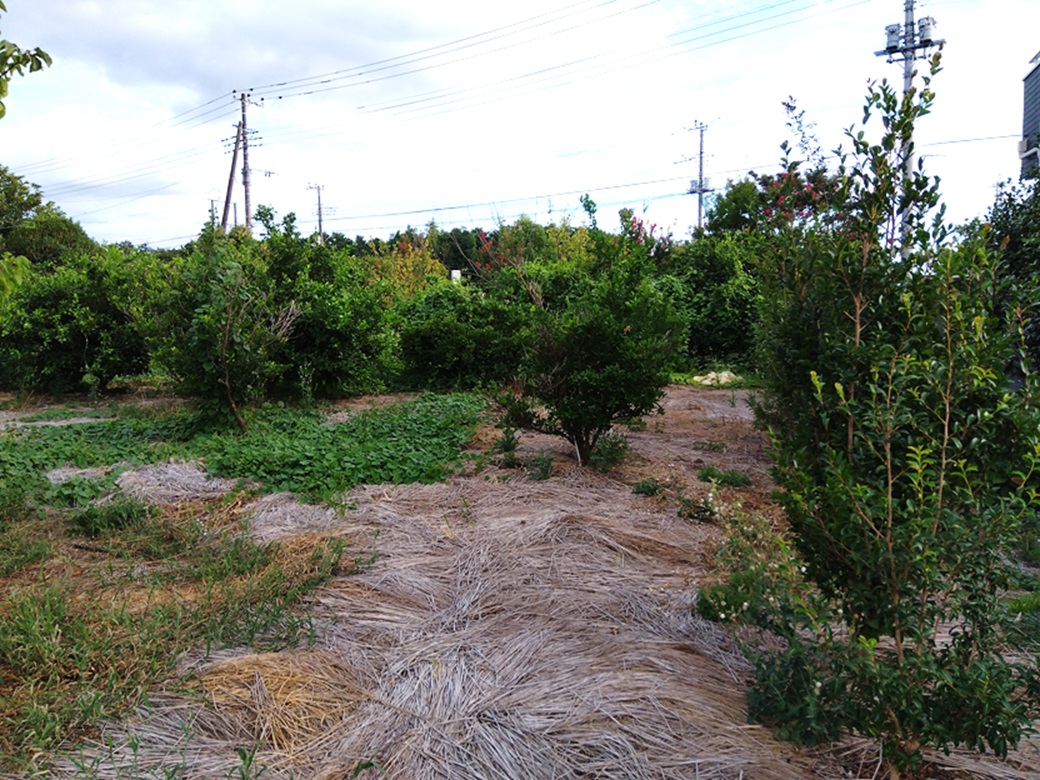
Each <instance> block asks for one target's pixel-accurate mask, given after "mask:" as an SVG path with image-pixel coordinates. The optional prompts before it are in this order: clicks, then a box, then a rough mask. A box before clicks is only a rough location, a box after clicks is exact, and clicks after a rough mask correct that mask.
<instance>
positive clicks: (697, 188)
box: [687, 122, 711, 230]
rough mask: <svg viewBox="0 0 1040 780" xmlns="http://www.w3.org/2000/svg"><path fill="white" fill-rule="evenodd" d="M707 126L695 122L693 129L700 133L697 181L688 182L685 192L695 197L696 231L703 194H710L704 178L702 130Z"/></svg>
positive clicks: (700, 218) (701, 220)
mask: <svg viewBox="0 0 1040 780" xmlns="http://www.w3.org/2000/svg"><path fill="white" fill-rule="evenodd" d="M705 128H707V125H706V124H704V122H697V124H695V125H694V126H693V129H695V130H699V131H700V136H701V145H700V153H699V154H698V160H699V162H698V167H697V179H696V180H695V181H691V182H690V189H689V190H687V192H688V193H689V194H690V195H696V196H697V229H698V230H700V229H701V224H702V223H703V221H704V193H705V192H711V187H710V186H709V183H708V181H707V179H705V178H704V130H705Z"/></svg>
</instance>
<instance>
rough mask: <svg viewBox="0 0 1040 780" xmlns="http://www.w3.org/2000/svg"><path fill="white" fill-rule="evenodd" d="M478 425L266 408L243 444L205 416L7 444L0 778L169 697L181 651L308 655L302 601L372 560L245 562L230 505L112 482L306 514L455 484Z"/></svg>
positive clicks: (431, 402) (328, 541)
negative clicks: (292, 497) (257, 488)
mask: <svg viewBox="0 0 1040 780" xmlns="http://www.w3.org/2000/svg"><path fill="white" fill-rule="evenodd" d="M483 408H484V403H483V401H481V400H480V399H479V398H477V397H476V396H472V395H445V396H436V395H428V396H422V397H420V398H418V399H415V400H413V401H409V402H405V403H402V404H395V405H391V406H386V407H381V408H378V409H372V410H367V411H363V412H359V413H358V414H356V415H353V416H352V417H350V418H349V419H348V420H347V421H346V422H345V423H342V424H337V425H330V424H328V423H327V422H326V420H325V418H324V416H323V415H322V414H320V413H319V412H318V411H316V410H300V409H291V408H286V407H282V406H269V407H264V408H261V409H254V410H250V411H249V412H248V414H249V415H250V433H249V434H248V435H242V434H240V433H238V432H237V431H236V430H233V429H231V428H229V427H228V426H227V425H221V424H220V423H219V422H214V418H213V417H212V416H211V415H210V416H207V415H206V414H205V413H204V412H195V411H192V410H189V409H183V408H176V409H170V408H168V407H167V406H163V405H154V406H149V407H148V409H147V410H145V411H140V410H138V409H136V408H135V407H134V406H131V405H127V406H121V407H119V409H118V410H117V413H118V417H117V418H116V419H113V420H104V421H100V420H99V421H96V422H88V423H82V424H76V425H67V426H36V427H18V428H11V429H7V430H5V431H3V432H2V434H0V774H4V773H7V772H13V773H25V774H31V773H34V772H37V771H40V770H42V769H45V766H44V764H45V762H46V755H47V753H48V751H52V750H55V749H58V748H59V747H62V748H65V747H68V746H70V745H73V744H74V743H75V742H76V740H77V739H79V738H88V737H92V736H96V735H97V727H98V724H99V723H100V722H101V721H103V720H106V719H110V718H117V717H119V716H120V715H122V714H124V713H125V712H127V711H129V710H130V709H131V708H133V707H134V706H135V705H136V704H138V703H139V702H140V701H141V699H142V697H143V695H144V691H146V690H147V689H148V688H149V687H151V686H154V685H157V684H159V683H169V682H170V681H171V676H172V675H173V673H174V663H175V660H176V658H177V657H178V655H179V654H181V653H182V652H184V651H187V650H195V649H199V648H201V649H203V650H204V651H205V652H211V651H215V650H218V649H220V648H224V647H241V646H247V647H251V648H254V649H255V650H257V651H265V652H270V651H277V650H280V649H283V648H286V647H296V646H302V645H306V644H307V643H308V641H309V640H310V639H311V638H312V637H313V624H312V622H311V619H310V618H309V617H308V616H307V614H306V612H305V611H304V610H303V609H302V608H301V606H300V600H301V599H302V598H303V597H304V596H305V595H306V594H307V593H309V592H310V591H312V590H313V589H314V588H316V587H319V586H320V585H321V584H322V583H324V582H326V581H327V580H328V579H329V578H330V577H331V576H333V574H335V573H336V572H338V571H340V570H341V569H344V570H348V571H349V570H353V569H354V568H356V567H359V566H367V565H370V564H371V562H372V560H373V558H372V557H371V556H369V557H365V556H360V555H359V556H357V557H356V558H354V559H350V558H347V559H344V558H343V551H344V542H343V540H341V539H338V538H329V537H326V536H320V535H316V536H307V537H303V538H294V539H293V540H291V541H287V542H283V543H280V544H271V545H257V544H255V543H254V542H253V541H252V540H251V539H250V538H249V536H248V535H247V534H246V533H245V532H244V528H243V527H242V525H241V522H240V520H239V518H238V515H237V508H238V506H239V504H240V503H241V502H242V501H244V498H236V497H231V499H229V500H224V501H215V502H208V503H207V502H191V503H185V504H181V505H178V506H176V507H167V506H163V507H155V506H149V505H147V504H144V503H141V502H140V501H137V500H134V499H131V498H128V497H125V496H120V495H119V494H118V490H117V487H116V478H117V476H118V474H119V470H120V469H121V468H123V467H129V466H133V465H138V464H152V463H158V462H163V461H166V460H169V459H171V458H175V459H181V460H186V459H195V458H199V459H204V460H205V462H206V464H207V466H208V468H209V469H210V470H211V471H212V472H213V473H215V474H219V475H222V476H229V477H239V478H243V479H248V480H251V481H256V482H259V483H260V484H261V485H262V489H263V490H266V491H271V492H274V491H280V490H291V491H293V492H296V493H298V494H300V495H302V496H306V497H308V498H312V499H313V498H318V499H321V498H334V497H335V496H336V495H338V494H340V493H341V492H342V491H343V490H346V489H347V488H349V487H352V486H354V485H357V484H360V483H364V482H370V483H378V482H396V483H404V482H433V481H436V480H439V479H443V478H444V477H445V476H446V475H448V474H450V473H452V472H453V471H454V470H456V469H459V468H461V467H462V465H463V463H462V454H461V453H462V447H463V446H464V445H465V444H466V443H467V442H468V441H469V440H470V438H471V437H472V434H473V432H474V431H475V429H476V426H477V424H478V422H479V421H480V416H481V414H482V412H483ZM70 411H71V410H70ZM77 416H79V415H77ZM114 464H121V465H120V466H119V467H116V468H114V467H113V466H114ZM58 467H73V468H80V469H87V468H106V469H109V470H108V471H107V473H105V474H104V476H101V477H97V478H84V477H75V478H72V479H69V480H67V481H65V482H64V483H62V484H60V485H53V484H51V482H50V481H49V480H48V479H47V478H46V476H45V475H46V474H47V472H48V471H50V470H52V469H55V468H58ZM34 567H35V570H34Z"/></svg>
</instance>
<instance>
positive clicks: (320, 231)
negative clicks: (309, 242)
mask: <svg viewBox="0 0 1040 780" xmlns="http://www.w3.org/2000/svg"><path fill="white" fill-rule="evenodd" d="M307 189H309V190H317V191H318V243H319V244H321V245H322V246H325V231H324V230H323V229H322V227H321V191H322V190H323V189H324V187H323V186H322V185H321V184H308V185H307Z"/></svg>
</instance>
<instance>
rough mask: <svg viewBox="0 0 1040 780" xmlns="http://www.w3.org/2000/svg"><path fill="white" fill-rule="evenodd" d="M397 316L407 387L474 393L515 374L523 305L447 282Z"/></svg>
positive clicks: (421, 295) (423, 294)
mask: <svg viewBox="0 0 1040 780" xmlns="http://www.w3.org/2000/svg"><path fill="white" fill-rule="evenodd" d="M397 318H398V320H399V323H400V324H399V326H398V330H399V333H400V343H401V360H402V363H403V376H402V381H403V383H404V384H405V386H406V387H415V388H424V389H428V390H455V389H472V388H475V387H478V386H480V385H483V384H488V383H491V382H506V381H508V380H510V379H512V378H513V377H514V376H515V375H516V372H517V369H518V367H519V365H520V359H521V357H522V355H523V344H524V335H525V330H526V327H525V325H526V323H525V307H522V306H520V305H517V304H513V303H510V302H508V301H504V300H501V299H499V298H495V297H491V296H489V295H486V294H485V293H483V292H481V291H480V290H479V289H477V288H475V287H473V286H471V285H469V284H467V283H461V284H458V283H450V282H443V283H441V284H437V285H433V286H431V287H429V288H427V289H426V290H424V291H423V292H421V293H419V294H418V295H416V296H415V297H413V298H411V299H410V300H408V301H406V302H404V303H403V304H402V305H401V306H400V307H399V308H398V310H397Z"/></svg>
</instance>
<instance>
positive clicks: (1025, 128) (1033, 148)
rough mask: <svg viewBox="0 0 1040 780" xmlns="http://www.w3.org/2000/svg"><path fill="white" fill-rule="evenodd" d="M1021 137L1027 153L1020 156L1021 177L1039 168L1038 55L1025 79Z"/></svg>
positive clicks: (1039, 93)
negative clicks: (1032, 169) (1025, 142)
mask: <svg viewBox="0 0 1040 780" xmlns="http://www.w3.org/2000/svg"><path fill="white" fill-rule="evenodd" d="M1022 137H1023V138H1024V139H1026V141H1027V144H1026V145H1027V149H1028V151H1026V152H1025V154H1024V155H1023V156H1022V175H1023V176H1025V175H1026V174H1027V173H1028V172H1029V170H1030V169H1031V168H1034V167H1037V166H1040V157H1038V156H1037V155H1038V152H1040V148H1038V144H1040V54H1038V55H1037V56H1036V57H1035V58H1034V59H1033V69H1032V71H1030V73H1029V75H1028V76H1026V78H1025V100H1024V102H1023V106H1022Z"/></svg>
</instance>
